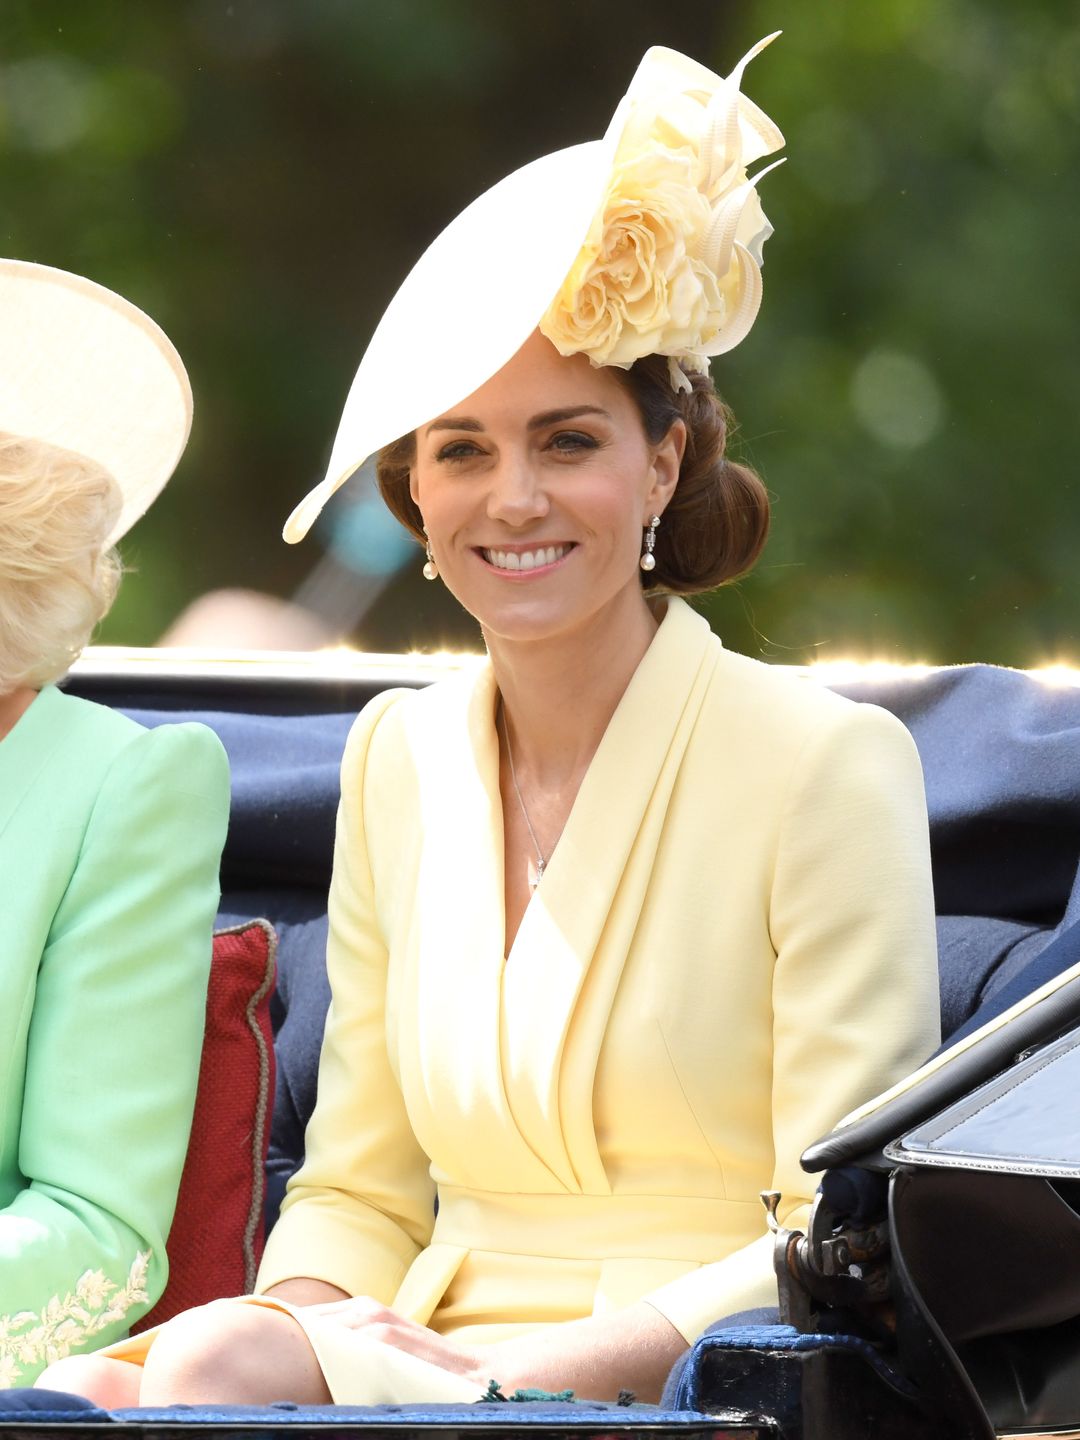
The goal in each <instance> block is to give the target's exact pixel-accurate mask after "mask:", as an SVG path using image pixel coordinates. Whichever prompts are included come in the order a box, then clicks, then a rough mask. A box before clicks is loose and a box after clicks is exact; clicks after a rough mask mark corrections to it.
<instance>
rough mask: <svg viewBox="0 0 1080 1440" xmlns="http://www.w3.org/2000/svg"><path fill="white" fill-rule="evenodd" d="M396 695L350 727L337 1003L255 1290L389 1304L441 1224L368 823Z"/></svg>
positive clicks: (339, 849) (334, 904)
mask: <svg viewBox="0 0 1080 1440" xmlns="http://www.w3.org/2000/svg"><path fill="white" fill-rule="evenodd" d="M394 699H395V695H394V692H387V693H386V694H384V695H381V696H379V697H378V698H377V699H376V700H374V701H372V702H371V703H370V704H369V705H368V706H367V707H366V708H365V710H364V711H363V713H362V714H361V716H360V717H359V719H358V720H357V723H356V725H355V726H354V727H353V730H352V733H351V734H350V737H349V742H348V745H347V746H346V750H345V756H344V759H343V761H342V770H341V793H342V798H341V805H340V808H339V812H338V823H337V836H336V840H335V848H334V871H333V878H332V881H331V885H330V900H329V917H330V929H329V938H328V943H327V972H328V975H329V979H330V989H331V997H332V998H331V1002H330V1010H329V1013H328V1016H327V1021H326V1031H325V1035H324V1039H323V1048H322V1054H321V1057H320V1061H319V1091H318V1101H317V1103H316V1106H315V1111H314V1114H313V1115H312V1118H311V1121H310V1122H309V1124H308V1128H307V1134H306V1141H305V1160H304V1163H303V1166H302V1167H301V1169H300V1170H299V1171H298V1172H297V1174H296V1175H295V1176H294V1177H293V1179H292V1181H291V1182H290V1184H289V1187H288V1190H287V1193H286V1196H285V1201H284V1203H283V1205H282V1210H281V1217H280V1219H279V1220H278V1222H277V1224H276V1225H275V1226H274V1229H273V1230H272V1231H271V1233H270V1237H269V1240H268V1242H267V1247H266V1251H265V1254H264V1256H263V1261H262V1265H261V1267H260V1270H259V1277H258V1282H257V1285H256V1289H257V1291H259V1292H260V1293H261V1292H265V1291H266V1290H268V1289H270V1288H271V1287H272V1286H274V1285H276V1284H277V1283H279V1282H280V1281H282V1280H287V1279H296V1278H300V1277H304V1278H309V1279H316V1280H325V1281H327V1282H328V1283H330V1284H333V1285H337V1286H339V1287H340V1288H342V1289H344V1290H347V1291H349V1292H350V1293H351V1294H354V1295H370V1296H372V1297H374V1298H375V1299H378V1300H381V1301H382V1302H383V1303H385V1304H389V1303H390V1302H391V1301H392V1300H393V1298H394V1295H395V1294H396V1292H397V1288H398V1285H399V1283H400V1282H401V1279H402V1277H403V1276H404V1274H405V1272H406V1271H407V1270H408V1268H409V1266H410V1265H411V1264H412V1262H413V1260H414V1259H415V1258H416V1256H417V1255H418V1254H419V1252H420V1250H421V1249H422V1248H423V1247H424V1246H425V1245H426V1244H427V1243H428V1241H429V1239H430V1237H431V1232H432V1228H433V1224H434V1201H435V1186H434V1182H433V1181H432V1179H431V1176H430V1174H429V1161H428V1157H427V1156H426V1155H425V1154H424V1153H423V1151H422V1150H421V1149H420V1146H419V1145H418V1143H417V1141H416V1138H415V1136H414V1134H413V1131H412V1128H411V1126H410V1123H409V1119H408V1116H407V1114H406V1110H405V1103H404V1100H403V1098H402V1093H401V1089H400V1086H399V1084H398V1081H397V1078H396V1076H395V1074H394V1071H393V1067H392V1065H391V1061H390V1056H389V1053H388V1050H387V1043H386V1024H387V1018H386V1006H387V1000H386V982H387V949H386V944H385V940H384V937H383V935H382V933H381V931H380V927H379V923H378V918H377V915H376V908H375V897H374V887H373V882H372V877H371V870H370V867H369V861H368V854H367V844H366V837H365V824H364V787H365V771H366V767H367V761H368V751H369V747H370V744H371V740H372V736H373V734H374V732H375V729H376V727H377V725H378V722H379V720H380V719H381V717H382V716H383V714H384V713H385V711H386V709H387V708H388V706H389V705H391V704H392V703H393V702H394Z"/></svg>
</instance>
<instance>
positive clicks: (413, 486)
mask: <svg viewBox="0 0 1080 1440" xmlns="http://www.w3.org/2000/svg"><path fill="white" fill-rule="evenodd" d="M409 495H410V496H411V497H412V502H413V504H414V505H415V506H416V508H417V509H418V510H419V509H420V486H419V485H418V484H417V483H416V466H415V465H410V466H409Z"/></svg>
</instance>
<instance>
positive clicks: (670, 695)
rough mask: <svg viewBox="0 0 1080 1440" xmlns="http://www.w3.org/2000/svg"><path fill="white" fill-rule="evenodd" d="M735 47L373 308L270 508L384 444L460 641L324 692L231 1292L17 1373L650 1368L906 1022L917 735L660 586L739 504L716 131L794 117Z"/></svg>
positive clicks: (311, 1388) (745, 512)
mask: <svg viewBox="0 0 1080 1440" xmlns="http://www.w3.org/2000/svg"><path fill="white" fill-rule="evenodd" d="M758 48H760V47H758ZM752 53H756V52H752ZM748 58H749V57H748ZM743 64H745V61H744V62H743ZM742 68H743V67H742V65H740V66H739V67H738V68H737V70H736V71H735V72H734V74H733V75H732V76H730V77H728V78H727V79H721V78H720V77H718V76H715V75H713V74H711V72H709V71H707V70H705V69H704V68H702V67H701V66H699V65H696V64H695V63H694V62H693V61H691V60H688V59H686V58H685V57H683V56H680V55H677V54H675V53H674V52H671V51H665V50H653V51H650V52H649V53H648V54H647V55H646V56H645V59H644V60H643V62H642V65H641V67H640V69H639V71H638V73H637V75H636V76H635V79H634V82H633V84H632V86H631V89H630V91H629V93H628V95H627V97H626V98H625V100H624V101H623V103H622V105H621V106H620V107H619V110H618V111H617V113H616V116H615V119H614V120H613V122H612V125H611V127H610V129H609V131H608V134H607V135H606V136H605V139H604V140H602V141H598V142H593V143H591V144H588V145H582V146H576V147H573V148H572V149H571V150H567V151H560V152H558V153H556V154H555V155H549V156H546V157H544V158H543V159H541V160H538V161H536V162H534V163H533V164H532V165H529V166H526V167H525V168H524V170H521V171H518V172H515V174H514V175H512V176H510V177H508V179H506V180H504V181H503V182H501V183H500V184H499V185H497V186H496V187H495V188H494V189H493V190H492V191H489V192H488V193H487V194H486V195H484V196H482V197H481V198H480V200H478V201H477V202H475V203H474V205H472V206H470V207H469V209H468V210H466V211H465V212H464V213H463V214H462V215H461V216H459V217H458V219H457V220H456V221H455V222H454V223H453V224H452V225H451V226H450V227H449V228H448V230H447V231H445V232H444V233H443V235H442V236H440V237H439V239H438V240H436V242H435V243H434V245H433V246H432V247H431V249H430V250H429V251H428V252H427V253H426V254H425V256H424V257H422V259H421V260H420V262H419V263H418V265H417V266H416V268H415V270H414V271H413V273H412V274H411V275H410V277H409V278H408V279H407V280H406V282H405V284H404V286H403V287H402V289H401V291H400V292H399V293H398V295H397V297H396V298H395V300H394V302H393V303H392V304H391V306H390V308H389V310H388V311H387V314H386V316H385V317H384V319H383V321H382V323H381V325H380V327H379V329H378V331H377V332H376V334H375V336H374V337H373V339H372V342H371V345H370V347H369V349H368V352H367V354H366V356H365V358H364V361H363V362H362V364H361V366H360V370H359V372H358V375H357V377H356V380H355V382H354V385H353V389H352V392H351V394H350V397H349V400H348V403H347V406H346V410H345V414H344V417H343V419H342V424H341V429H340V431H339V435H338V440H337V444H336V446H335V450H334V454H333V456H332V459H331V464H330V471H329V473H328V476H327V479H326V480H325V481H324V482H323V484H322V485H321V486H320V487H318V489H317V490H316V491H314V492H313V493H312V495H310V496H309V497H307V499H306V500H305V501H304V502H303V503H302V504H301V505H300V506H299V507H298V509H297V511H296V512H295V513H294V515H293V517H291V519H290V522H289V525H288V526H287V528H286V536H287V538H290V539H296V538H299V536H300V535H301V534H302V533H303V532H304V530H306V528H307V527H308V525H310V523H311V521H312V519H313V518H314V516H315V514H317V512H318V509H319V506H320V505H321V504H322V503H323V501H324V500H325V499H326V497H327V495H328V494H329V493H330V492H331V491H332V490H333V489H335V488H336V487H337V485H339V484H340V483H342V482H343V481H344V480H345V479H346V478H347V477H348V475H349V474H350V473H352V471H353V470H354V469H355V468H356V466H357V465H358V464H359V462H360V461H362V460H363V459H364V457H365V456H367V455H369V454H371V453H373V452H375V451H379V452H380V462H379V470H380V484H381V486H382V489H383V493H384V495H385V497H386V498H387V500H388V502H389V503H390V505H391V507H392V508H393V510H394V511H395V513H396V514H397V515H398V516H399V517H400V518H401V519H402V520H403V521H404V523H405V524H406V525H407V526H408V527H409V528H410V529H411V530H412V531H413V533H414V534H415V535H416V536H417V538H418V539H421V540H422V541H423V542H424V543H425V544H426V546H427V561H426V564H425V569H424V573H425V575H426V576H427V577H428V578H429V579H433V580H434V579H435V578H437V577H438V578H441V580H442V582H443V583H445V584H446V585H447V586H448V587H449V588H450V590H451V591H452V592H453V594H454V595H455V596H456V597H457V599H458V600H459V601H460V602H461V603H462V604H463V605H464V606H465V608H466V609H467V610H468V611H469V612H470V613H471V614H472V615H473V616H475V617H476V619H477V620H478V622H479V624H480V626H481V629H482V631H483V635H484V639H485V642H486V646H487V657H486V659H485V660H484V661H483V663H480V664H478V665H477V667H476V668H475V670H473V671H472V672H470V673H469V674H467V675H466V676H464V677H462V678H459V679H454V680H451V681H448V682H446V683H444V684H439V685H436V686H433V687H432V688H430V689H429V690H426V691H422V692H419V693H417V692H402V691H392V692H389V693H387V694H384V695H381V696H380V697H378V698H377V699H376V700H375V701H373V702H372V703H371V704H370V705H369V706H368V707H367V708H366V709H365V711H364V712H363V714H362V715H361V716H360V717H359V719H358V721H357V722H356V726H355V728H354V730H353V732H352V736H351V738H350V741H349V744H348V747H347V751H346V755H345V758H344V762H343V768H342V801H341V809H340V815H339V823H338V832H337V844H336V852H335V867H334V878H333V883H332V888H331V896H330V922H331V924H330V944H329V952H328V966H329V972H330V978H331V984H332V990H333V1003H332V1007H331V1011H330V1016H329V1019H328V1023H327V1030H326V1037H325V1041H324V1049H323V1055H322V1061H321V1068H320V1075H319V1093H318V1104H317V1108H316V1111H315V1115H314V1117H313V1120H312V1122H311V1125H310V1127H309V1130H308V1137H307V1152H306V1160H305V1163H304V1165H303V1167H302V1169H301V1170H300V1172H299V1173H298V1175H297V1176H296V1177H295V1178H294V1180H293V1182H292V1185H291V1187H290V1190H289V1193H288V1196H287V1198H286V1202H285V1206H284V1208H283V1211H282V1215H281V1219H280V1221H279V1222H278V1225H277V1227H276V1228H275V1230H274V1231H273V1233H272V1234H271V1236H270V1239H269V1243H268V1245H267V1250H266V1254H265V1257H264V1260H263V1264H262V1269H261V1272H260V1276H259V1282H258V1289H259V1292H260V1294H259V1295H258V1296H257V1297H248V1298H247V1299H245V1300H243V1301H241V1302H239V1303H238V1302H236V1301H223V1302H218V1303H216V1304H215V1305H213V1306H210V1307H208V1308H205V1309H203V1310H201V1311H195V1312H190V1313H189V1314H188V1315H186V1316H181V1317H178V1319H177V1320H174V1321H172V1322H171V1323H170V1324H169V1325H168V1326H167V1327H165V1328H164V1329H163V1330H162V1331H160V1332H158V1333H157V1334H156V1335H155V1334H150V1335H148V1336H141V1337H139V1338H138V1339H137V1340H135V1341H133V1342H131V1343H130V1344H129V1345H127V1346H124V1345H120V1346H116V1347H113V1349H112V1350H111V1351H110V1352H109V1354H108V1355H107V1356H103V1357H101V1358H100V1359H91V1360H90V1361H82V1362H79V1363H78V1364H77V1365H75V1366H74V1368H73V1367H72V1365H68V1366H66V1367H65V1366H61V1367H57V1368H56V1370H55V1371H53V1372H50V1373H49V1374H48V1375H47V1376H46V1378H45V1380H44V1383H45V1384H48V1385H53V1386H56V1387H59V1388H65V1387H71V1388H75V1389H79V1390H82V1391H83V1393H87V1394H90V1395H91V1396H93V1397H94V1398H97V1399H98V1400H100V1401H104V1402H105V1403H111V1404H114V1405H115V1404H120V1403H127V1404H136V1403H141V1404H167V1403H171V1402H176V1401H191V1402H199V1401H220V1402H228V1401H232V1402H239V1403H258V1402H261V1401H270V1400H276V1399H291V1400H295V1401H302V1402H304V1401H306V1402H318V1401H327V1400H331V1399H332V1400H334V1401H336V1402H344V1403H365V1402H366V1403H371V1402H375V1401H408V1400H460V1399H476V1398H478V1397H479V1395H480V1394H481V1393H482V1391H483V1390H484V1388H485V1386H486V1385H487V1382H488V1380H489V1379H490V1378H494V1379H496V1380H498V1381H499V1382H500V1383H501V1384H502V1385H503V1386H504V1388H510V1389H512V1388H514V1387H515V1386H540V1387H544V1388H548V1389H561V1388H563V1387H564V1386H568V1387H571V1388H573V1389H574V1390H575V1391H577V1392H578V1393H579V1394H585V1395H590V1396H596V1397H612V1396H614V1395H615V1394H616V1392H617V1391H618V1390H619V1389H620V1388H624V1387H625V1388H630V1389H632V1390H634V1391H635V1392H636V1393H637V1394H638V1395H639V1397H641V1398H646V1399H647V1398H652V1397H655V1396H656V1395H658V1393H659V1391H660V1389H661V1387H662V1384H663V1380H664V1377H665V1375H666V1374H667V1372H668V1370H669V1369H670V1367H671V1366H672V1364H673V1363H674V1361H675V1360H676V1359H677V1358H678V1356H679V1355H680V1354H681V1353H682V1352H683V1350H684V1349H685V1347H686V1346H687V1344H688V1342H690V1341H691V1340H692V1339H693V1338H694V1337H695V1336H696V1335H697V1334H699V1333H700V1332H701V1331H702V1330H703V1329H704V1328H705V1327H706V1326H707V1325H708V1324H709V1323H710V1322H711V1321H713V1320H715V1319H717V1318H718V1317H721V1316H724V1315H727V1314H731V1313H732V1312H735V1311H739V1310H742V1309H745V1308H747V1307H750V1306H755V1305H762V1304H769V1303H770V1302H771V1303H774V1304H775V1298H776V1287H775V1280H774V1277H773V1272H772V1262H771V1243H770V1237H769V1235H768V1233H767V1227H766V1217H765V1214H764V1211H763V1209H762V1206H761V1203H760V1201H759V1198H758V1197H759V1192H760V1191H761V1190H763V1189H773V1190H779V1191H781V1192H782V1195H783V1202H782V1205H781V1208H780V1214H781V1218H782V1219H783V1220H784V1221H785V1223H787V1224H798V1223H799V1221H800V1218H801V1217H803V1216H804V1215H805V1207H806V1206H807V1204H808V1201H809V1198H810V1191H811V1189H812V1185H811V1184H810V1183H809V1182H808V1180H807V1177H806V1176H805V1175H803V1173H802V1172H801V1170H800V1168H799V1164H798V1157H799V1154H800V1151H801V1150H802V1148H803V1147H804V1146H805V1145H806V1144H807V1143H808V1142H809V1141H810V1140H812V1139H813V1138H814V1137H815V1136H817V1135H818V1134H820V1133H822V1132H824V1131H826V1130H827V1129H828V1128H829V1127H830V1126H831V1125H832V1123H833V1122H834V1121H835V1120H836V1119H837V1118H838V1117H839V1116H840V1115H842V1114H843V1113H845V1112H846V1111H847V1110H849V1109H850V1108H851V1107H852V1106H853V1105H855V1104H856V1103H857V1102H858V1101H860V1100H861V1099H864V1098H866V1097H868V1096H870V1095H872V1094H874V1093H875V1092H876V1091H878V1090H880V1089H881V1088H882V1087H883V1086H884V1085H886V1084H888V1083H889V1082H890V1081H892V1080H894V1079H896V1078H898V1077H899V1076H901V1075H903V1074H904V1073H905V1072H906V1071H907V1070H909V1069H910V1068H912V1067H913V1066H914V1065H915V1064H917V1063H918V1062H919V1061H920V1060H921V1059H922V1058H924V1056H925V1055H926V1054H927V1053H928V1051H929V1050H930V1049H932V1047H933V1046H934V1044H935V1042H936V1038H937V1035H936V1027H937V976H936V965H935V950H934V927H933V904H932V896H931V882H930V866H929V856H928V844H927V824H926V814H925V805H924V800H923V794H922V786H921V776H920V771H919V764H918V760H917V757H916V754H915V749H914V746H913V744H912V742H911V740H910V738H909V737H908V735H907V733H906V731H904V730H903V728H902V727H901V726H900V725H899V723H898V722H897V721H895V720H894V719H893V718H892V717H891V716H889V715H887V714H885V713H884V712H882V711H880V710H877V709H875V708H873V707H871V706H865V705H856V704H852V703H850V702H848V701H846V700H844V699H841V698H839V697H837V696H835V695H833V694H831V693H829V692H826V691H823V690H821V689H818V688H816V687H813V686H812V685H810V684H809V683H807V682H806V681H804V680H800V679H797V678H792V677H790V676H787V675H784V674H782V673H779V672H777V671H776V670H774V669H770V668H769V667H768V666H765V665H762V664H760V663H758V662H755V661H752V660H748V659H745V658H743V657H741V656H738V655H733V654H730V653H728V652H727V651H726V650H725V649H724V648H723V646H722V644H721V643H720V641H719V640H718V639H717V638H716V637H715V636H714V635H713V634H712V633H711V632H710V630H709V627H708V625H707V624H706V623H705V621H704V620H703V619H701V618H700V617H699V616H698V615H697V614H695V612H694V611H693V610H692V609H691V608H690V607H689V605H688V604H687V603H686V601H685V600H684V599H682V598H681V597H682V596H684V595H690V594H693V593H696V592H698V591H701V590H704V589H706V588H708V587H710V586H713V585H716V584H719V583H722V582H724V581H725V580H730V579H732V578H734V577H735V576H736V575H738V574H740V573H742V572H743V571H745V570H746V569H747V568H748V566H749V565H750V564H751V563H752V562H753V560H754V559H755V557H756V555H757V553H758V551H759V550H760V548H761V545H762V543H763V541H764V536H765V531H766V528H767V514H768V508H767V498H766V494H765V491H764V489H763V487H762V486H761V483H760V481H758V480H757V478H756V477H755V476H753V475H752V474H751V473H750V472H749V471H747V470H745V469H743V468H742V467H740V466H738V465H735V464H732V463H731V462H729V461H728V460H726V459H725V457H724V444H725V438H726V430H727V415H726V412H725V411H724V409H723V406H722V405H721V403H720V401H719V399H718V397H717V396H716V393H715V391H714V389H713V386H712V382H711V380H710V379H709V376H708V359H709V357H710V356H712V355H716V354H719V353H722V352H724V351H726V350H728V349H730V348H731V347H732V346H733V345H734V344H735V343H737V342H738V340H740V339H741V338H742V336H743V335H745V333H746V331H747V330H748V329H749V326H750V324H751V323H752V321H753V318H754V315H755V313H756V310H757V305H758V300H759V296H760V269H759V266H760V243H761V240H762V239H763V238H764V235H765V234H767V233H768V226H767V223H766V222H765V220H764V216H763V215H762V212H761V209H760V206H759V204H758V201H757V196H756V191H755V188H754V181H751V180H748V179H747V174H746V166H747V164H750V163H752V162H753V161H755V160H757V159H758V158H760V157H761V156H764V155H767V154H770V153H771V152H773V151H774V150H775V149H776V148H778V146H779V145H780V144H781V143H782V137H781V136H780V134H779V132H778V131H777V129H776V127H775V126H774V125H773V124H772V122H771V121H770V120H769V119H768V118H767V117H766V116H765V115H763V114H762V112H761V111H760V110H758V109H757V107H755V106H754V105H752V104H751V102H749V101H748V100H747V99H746V98H745V97H744V96H742V95H741V93H740V82H741V76H742ZM757 178H760V175H759V176H758V177H757Z"/></svg>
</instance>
